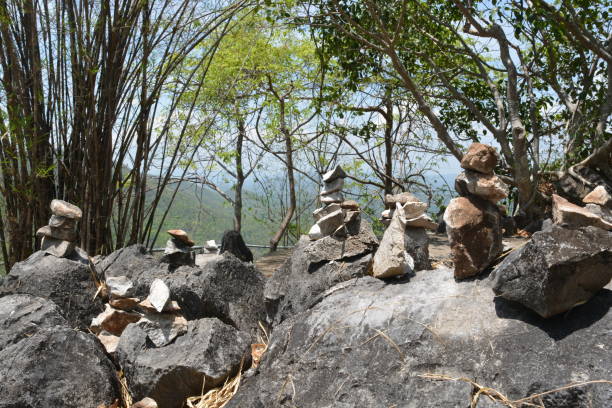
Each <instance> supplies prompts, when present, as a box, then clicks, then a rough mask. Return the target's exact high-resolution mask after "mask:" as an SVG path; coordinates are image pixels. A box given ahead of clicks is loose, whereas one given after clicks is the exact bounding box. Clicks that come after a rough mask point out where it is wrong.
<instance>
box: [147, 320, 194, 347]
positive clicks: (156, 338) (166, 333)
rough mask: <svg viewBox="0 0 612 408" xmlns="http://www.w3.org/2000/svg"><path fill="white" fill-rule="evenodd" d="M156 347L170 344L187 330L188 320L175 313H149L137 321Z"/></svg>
mask: <svg viewBox="0 0 612 408" xmlns="http://www.w3.org/2000/svg"><path fill="white" fill-rule="evenodd" d="M135 324H136V326H138V327H139V328H140V329H142V330H143V331H144V332H146V333H147V336H148V337H149V339H150V340H151V342H152V343H153V344H154V345H155V347H163V346H165V345H167V344H170V343H172V342H173V341H174V339H176V338H177V337H178V336H180V335H182V334H184V333H185V332H186V331H187V320H186V319H185V318H184V317H183V316H181V315H179V314H175V313H148V314H147V315H145V316H144V317H142V318H141V319H139V320H138V321H137V322H136V323H135Z"/></svg>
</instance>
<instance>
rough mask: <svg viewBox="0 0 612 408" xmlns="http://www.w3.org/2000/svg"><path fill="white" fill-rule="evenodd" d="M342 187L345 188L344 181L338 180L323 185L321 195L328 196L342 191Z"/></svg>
mask: <svg viewBox="0 0 612 408" xmlns="http://www.w3.org/2000/svg"><path fill="white" fill-rule="evenodd" d="M342 187H344V179H343V178H337V179H335V180H334V181H330V182H329V183H325V184H324V185H323V188H322V189H321V195H328V194H331V193H336V192H338V191H342Z"/></svg>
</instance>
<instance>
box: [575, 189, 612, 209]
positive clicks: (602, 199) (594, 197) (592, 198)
mask: <svg viewBox="0 0 612 408" xmlns="http://www.w3.org/2000/svg"><path fill="white" fill-rule="evenodd" d="M582 202H583V203H585V204H597V205H601V206H603V207H608V208H612V195H610V193H608V191H607V190H606V188H605V187H604V186H597V187H595V189H594V190H593V191H591V192H590V193H589V194H587V195H586V196H585V197H584V198H583V199H582Z"/></svg>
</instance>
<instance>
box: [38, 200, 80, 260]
mask: <svg viewBox="0 0 612 408" xmlns="http://www.w3.org/2000/svg"><path fill="white" fill-rule="evenodd" d="M51 213H52V214H53V215H51V218H50V219H49V225H45V226H44V227H41V228H39V229H38V231H36V236H37V237H39V238H42V240H41V243H40V249H41V250H42V251H45V252H46V253H48V254H50V255H53V256H56V257H58V258H66V257H68V256H70V254H72V252H73V251H74V249H75V248H76V242H75V241H76V239H77V231H76V224H77V222H78V221H79V220H80V219H81V217H82V216H83V212H82V211H81V209H80V208H79V207H77V206H76V205H74V204H70V203H68V202H66V201H63V200H53V201H51Z"/></svg>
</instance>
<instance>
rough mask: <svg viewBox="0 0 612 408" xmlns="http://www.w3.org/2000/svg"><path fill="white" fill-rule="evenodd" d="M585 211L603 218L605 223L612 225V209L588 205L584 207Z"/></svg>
mask: <svg viewBox="0 0 612 408" xmlns="http://www.w3.org/2000/svg"><path fill="white" fill-rule="evenodd" d="M584 209H585V210H587V211H590V212H592V213H593V214H595V215H597V216H598V217H601V218H602V219H603V220H604V221H607V222H609V223H612V209H610V208H608V207H604V206H602V205H599V204H587V205H585V206H584Z"/></svg>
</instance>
